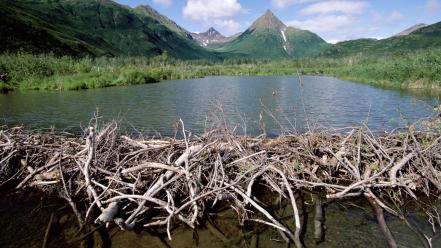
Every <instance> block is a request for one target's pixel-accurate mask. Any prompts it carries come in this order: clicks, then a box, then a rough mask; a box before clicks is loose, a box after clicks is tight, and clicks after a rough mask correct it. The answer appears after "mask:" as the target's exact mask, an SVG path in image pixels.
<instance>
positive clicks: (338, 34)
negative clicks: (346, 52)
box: [116, 0, 441, 42]
mask: <svg viewBox="0 0 441 248" xmlns="http://www.w3.org/2000/svg"><path fill="white" fill-rule="evenodd" d="M116 2H118V3H121V4H126V5H129V6H131V7H135V6H137V5H141V4H148V5H151V6H152V7H153V8H155V9H156V10H158V11H159V12H160V13H162V14H164V15H166V16H168V17H169V18H171V19H172V20H174V21H175V22H176V23H178V24H179V25H181V26H182V27H184V28H186V29H187V30H189V31H192V32H203V31H205V30H206V29H208V28H209V27H211V26H213V27H215V28H216V29H217V30H219V31H220V32H221V33H223V34H225V35H231V34H234V33H237V32H241V31H244V30H245V29H246V28H247V27H248V26H249V25H250V24H251V23H252V22H253V21H254V20H255V19H257V18H258V17H259V16H260V15H262V14H263V13H264V12H265V10H267V9H271V10H272V11H273V12H274V14H275V15H276V16H278V17H279V18H280V19H281V20H282V21H283V22H285V23H286V24H287V25H289V26H294V27H297V28H302V29H307V30H310V31H313V32H315V33H317V34H318V35H320V36H321V37H322V38H324V39H325V40H327V41H328V42H336V41H342V40H349V39H356V38H386V37H389V36H391V35H393V34H395V33H398V32H400V31H402V30H404V29H406V28H408V27H410V26H412V25H415V24H417V23H426V24H432V23H435V22H439V21H441V0H371V1H369V0H116Z"/></svg>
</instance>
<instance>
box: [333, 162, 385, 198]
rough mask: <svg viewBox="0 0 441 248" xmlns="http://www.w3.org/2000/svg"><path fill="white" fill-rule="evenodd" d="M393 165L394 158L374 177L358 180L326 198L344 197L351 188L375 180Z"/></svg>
mask: <svg viewBox="0 0 441 248" xmlns="http://www.w3.org/2000/svg"><path fill="white" fill-rule="evenodd" d="M392 165H393V160H392V162H391V163H390V164H389V165H388V166H386V167H384V169H382V170H381V171H380V172H378V173H376V174H375V175H373V176H372V177H370V178H368V179H365V180H361V181H358V182H356V183H354V184H352V185H350V186H348V187H346V189H344V190H343V191H341V192H338V193H337V194H330V195H326V198H342V197H344V196H345V195H346V194H347V193H349V191H351V190H353V189H355V188H357V187H358V186H360V185H363V184H365V183H368V182H371V181H373V180H375V179H376V178H377V177H379V176H381V175H382V174H384V173H385V172H386V171H387V170H389V168H390V167H391V166H392Z"/></svg>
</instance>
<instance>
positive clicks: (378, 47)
mask: <svg viewBox="0 0 441 248" xmlns="http://www.w3.org/2000/svg"><path fill="white" fill-rule="evenodd" d="M439 47H441V22H438V23H435V24H432V25H427V26H425V27H421V28H419V29H416V30H415V31H413V32H410V33H409V34H408V35H401V36H393V37H390V38H388V39H382V40H375V39H358V40H350V41H344V42H340V43H337V44H335V45H334V46H332V47H329V48H328V49H326V50H325V51H324V52H323V53H322V55H324V56H327V57H345V56H352V55H357V54H358V55H360V54H370V55H376V54H394V53H402V52H409V51H414V50H417V49H429V48H439Z"/></svg>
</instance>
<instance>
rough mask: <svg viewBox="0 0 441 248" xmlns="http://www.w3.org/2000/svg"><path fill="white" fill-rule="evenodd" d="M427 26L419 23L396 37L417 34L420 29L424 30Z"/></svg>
mask: <svg viewBox="0 0 441 248" xmlns="http://www.w3.org/2000/svg"><path fill="white" fill-rule="evenodd" d="M426 26H427V25H426V24H424V23H419V24H417V25H414V26H412V27H410V28H408V29H405V30H403V31H401V32H400V33H398V34H396V35H394V36H406V35H409V34H411V33H413V32H415V31H417V30H418V29H421V28H424V27H426Z"/></svg>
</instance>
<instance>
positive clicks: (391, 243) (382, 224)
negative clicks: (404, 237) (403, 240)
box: [366, 196, 398, 248]
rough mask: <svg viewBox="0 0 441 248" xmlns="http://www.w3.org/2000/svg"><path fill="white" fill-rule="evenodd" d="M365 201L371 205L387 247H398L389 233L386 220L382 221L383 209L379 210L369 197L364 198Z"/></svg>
mask: <svg viewBox="0 0 441 248" xmlns="http://www.w3.org/2000/svg"><path fill="white" fill-rule="evenodd" d="M366 199H367V200H368V201H369V203H370V204H371V206H372V208H373V210H374V213H375V216H376V217H377V221H378V224H379V225H380V228H381V231H382V232H383V235H384V237H385V238H386V241H387V245H388V246H389V248H397V247H398V246H397V242H396V241H395V238H394V236H393V235H392V232H391V231H390V229H389V227H388V226H387V223H386V220H385V219H384V212H383V208H381V207H380V206H379V205H378V203H377V202H376V201H375V200H374V199H373V198H372V197H371V196H366Z"/></svg>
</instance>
